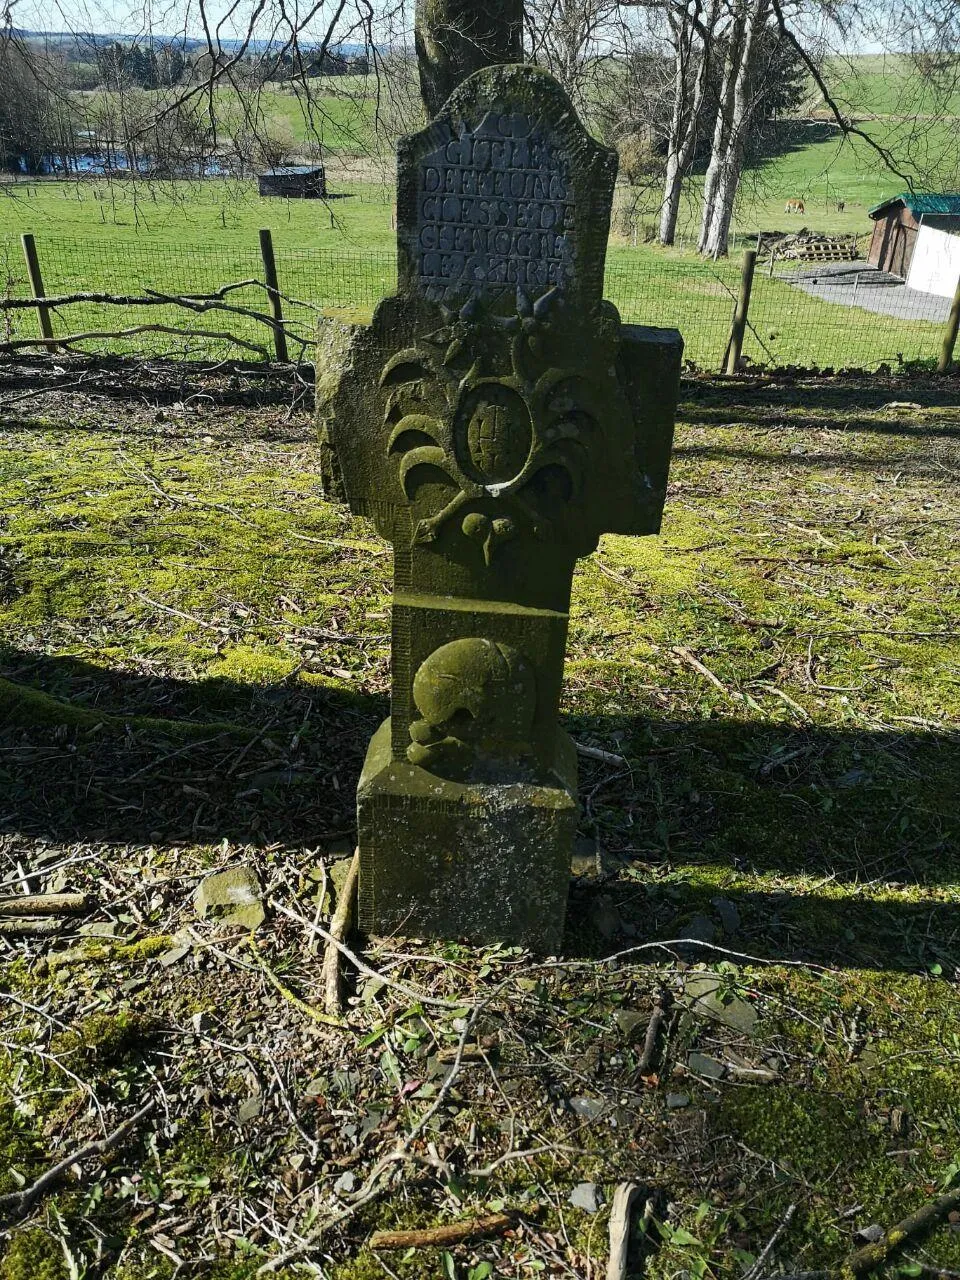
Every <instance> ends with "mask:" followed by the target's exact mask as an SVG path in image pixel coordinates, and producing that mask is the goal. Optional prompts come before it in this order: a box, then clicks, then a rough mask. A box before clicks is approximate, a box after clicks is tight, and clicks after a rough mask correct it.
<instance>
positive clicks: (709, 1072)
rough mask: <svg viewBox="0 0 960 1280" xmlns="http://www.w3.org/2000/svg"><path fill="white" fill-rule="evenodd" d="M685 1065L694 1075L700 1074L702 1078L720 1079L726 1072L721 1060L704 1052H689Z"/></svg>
mask: <svg viewBox="0 0 960 1280" xmlns="http://www.w3.org/2000/svg"><path fill="white" fill-rule="evenodd" d="M687 1066H688V1067H689V1068H690V1070H691V1071H692V1072H693V1073H694V1075H698V1076H702V1077H703V1079H704V1080H720V1079H722V1078H723V1076H724V1073H725V1072H726V1067H725V1066H724V1065H723V1063H722V1062H718V1061H717V1059H716V1058H711V1057H708V1055H707V1054H705V1053H691V1054H690V1056H689V1057H688V1058H687Z"/></svg>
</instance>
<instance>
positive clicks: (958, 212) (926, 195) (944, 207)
mask: <svg viewBox="0 0 960 1280" xmlns="http://www.w3.org/2000/svg"><path fill="white" fill-rule="evenodd" d="M896 204H902V205H905V206H906V208H908V209H909V210H910V212H911V213H912V214H913V215H914V216H915V217H923V216H926V217H928V218H933V217H937V218H950V217H956V218H960V192H955V191H945V192H943V193H941V194H939V195H938V194H936V193H935V192H932V191H904V192H903V193H902V194H901V195H899V196H891V197H890V199H889V200H884V201H883V203H882V204H878V205H877V207H876V208H875V209H871V210H870V217H871V218H879V217H880V215H881V214H882V213H885V212H886V211H887V210H888V209H890V208H892V207H893V206H894V205H896Z"/></svg>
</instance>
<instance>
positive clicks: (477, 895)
mask: <svg viewBox="0 0 960 1280" xmlns="http://www.w3.org/2000/svg"><path fill="white" fill-rule="evenodd" d="M557 756H558V759H557V765H556V774H557V777H558V780H560V781H559V783H558V785H555V786H538V785H534V784H532V783H526V782H518V783H499V782H496V783H494V782H451V781H448V780H446V779H443V778H438V777H436V776H435V775H434V774H431V773H427V772H426V771H425V770H424V769H421V768H418V767H417V766H416V765H412V764H409V763H407V762H406V761H402V760H394V759H393V758H392V753H391V747H390V721H389V720H386V721H385V722H384V723H383V724H382V725H381V726H380V728H379V729H378V731H377V732H376V734H375V735H374V737H373V739H372V740H371V742H370V747H369V750H368V751H367V758H366V762H365V764H364V768H363V773H362V775H361V777H360V786H359V788H358V791H357V810H358V821H359V835H360V896H359V917H360V924H361V927H362V928H363V929H365V930H366V931H367V932H368V933H372V934H381V935H383V934H391V935H406V936H408V937H420V938H453V939H466V940H467V941H469V942H473V943H485V942H504V943H507V944H509V945H512V946H523V947H528V948H530V950H532V951H535V952H538V953H540V954H556V952H558V951H559V949H560V943H561V940H562V938H563V926H564V918H565V915H566V905H567V890H568V887H569V883H570V858H571V853H572V849H573V841H574V836H575V833H576V827H577V799H576V785H577V784H576V778H577V764H576V752H575V749H574V746H573V743H572V742H571V740H570V738H569V737H568V736H567V735H566V734H564V733H559V734H558V747H557Z"/></svg>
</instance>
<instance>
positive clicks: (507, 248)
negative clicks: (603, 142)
mask: <svg viewBox="0 0 960 1280" xmlns="http://www.w3.org/2000/svg"><path fill="white" fill-rule="evenodd" d="M416 226H417V278H418V280H419V283H420V286H421V288H422V290H423V293H424V295H425V296H426V297H428V298H431V299H434V300H440V299H443V298H445V297H446V296H448V294H449V293H451V292H452V291H459V290H460V289H462V288H464V287H466V289H467V290H468V291H475V292H479V293H499V292H502V291H504V290H507V289H512V290H514V291H516V289H517V286H520V287H521V288H523V289H525V290H527V291H528V292H531V293H534V294H537V293H542V292H544V291H545V290H547V289H550V288H553V287H556V286H560V287H562V286H564V285H565V284H567V283H568V280H569V278H570V274H571V270H572V260H573V252H572V240H573V236H574V233H575V227H574V202H573V193H572V191H571V188H570V163H569V157H568V156H567V155H566V154H565V153H564V151H563V148H562V146H560V145H559V144H558V142H557V140H556V139H553V138H551V137H550V136H549V134H548V133H546V132H545V130H544V129H543V128H542V126H541V125H539V124H538V123H537V122H536V121H534V120H533V119H532V118H531V117H530V116H529V115H527V114H526V113H524V112H522V111H511V112H504V111H490V112H488V113H487V114H486V115H485V116H484V117H483V119H482V120H481V121H480V123H479V124H478V125H477V127H476V128H474V129H471V128H469V127H468V126H466V125H463V126H462V131H461V132H460V133H459V135H457V134H456V133H453V132H452V131H451V136H450V137H449V139H448V140H447V141H446V142H443V143H441V144H440V145H439V146H438V147H436V148H435V149H434V150H432V151H430V152H429V153H428V154H427V155H425V156H424V157H423V160H422V162H421V165H420V172H419V190H418V194H417V223H416Z"/></svg>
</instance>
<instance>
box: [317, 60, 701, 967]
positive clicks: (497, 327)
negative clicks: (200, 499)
mask: <svg viewBox="0 0 960 1280" xmlns="http://www.w3.org/2000/svg"><path fill="white" fill-rule="evenodd" d="M615 176H616V156H615V153H613V152H610V151H608V150H606V149H605V148H603V147H601V146H599V145H598V144H597V143H596V142H594V141H593V140H592V139H591V138H590V136H589V135H588V134H587V133H586V131H585V130H584V129H583V127H582V125H581V124H580V122H579V120H578V119H577V117H576V114H575V112H574V110H573V108H572V106H571V104H570V101H569V99H568V98H567V96H566V95H565V93H564V92H563V90H562V89H561V88H560V86H559V85H558V84H557V83H556V81H554V80H553V79H552V78H551V77H550V76H548V75H547V74H545V73H544V72H543V71H540V70H538V69H536V68H534V67H530V66H519V65H510V66H497V67H490V68H487V69H484V70H481V71H478V72H476V73H475V74H474V75H472V76H470V77H469V78H468V79H467V80H466V81H464V82H463V83H462V84H461V85H460V86H459V87H458V88H457V89H456V91H455V92H454V93H453V95H452V96H451V97H450V99H449V100H448V101H447V103H446V104H445V106H444V107H443V109H442V110H441V111H440V113H439V114H438V115H437V116H436V118H435V119H434V121H433V122H432V124H430V126H429V127H428V128H427V129H425V130H424V131H423V132H421V133H418V134H415V135H413V136H412V137H409V138H405V139H403V140H402V141H401V143H400V147H399V152H398V201H397V207H398V218H397V225H398V255H399V265H398V275H399V289H398V293H397V296H396V297H393V298H387V299H385V300H384V301H383V302H381V304H380V305H379V306H378V308H377V310H376V313H375V315H374V318H373V322H372V324H370V325H369V326H347V325H342V324H339V323H337V322H334V321H327V322H326V323H325V325H324V327H323V329H322V333H321V341H320V349H319V351H318V357H317V378H318V408H319V423H320V432H321V442H322V445H323V450H322V452H323V456H324V459H325V463H324V466H325V477H326V482H327V485H328V487H329V488H330V489H331V490H332V491H333V492H334V493H338V494H341V495H345V496H346V498H347V499H348V501H349V503H350V507H351V509H352V510H353V511H354V512H355V513H358V514H361V515H365V516H368V517H369V518H370V519H372V520H373V521H374V523H375V525H376V527H377V529H378V530H379V532H380V533H381V534H382V535H383V537H384V538H386V539H387V540H388V541H389V542H391V543H392V544H393V548H394V557H395V580H394V607H393V652H392V657H393V673H392V674H393V688H392V703H391V716H390V718H389V719H388V720H387V721H386V722H385V723H384V724H383V725H382V726H381V728H380V730H379V731H378V732H377V734H376V735H375V736H374V738H373V740H372V741H371V743H370V748H369V751H368V754H367V759H366V763H365V765H364V769H363V773H362V776H361V779H360V785H359V790H358V825H359V847H360V908H359V918H360V923H361V925H362V926H363V927H364V928H365V929H366V930H368V931H369V932H373V933H406V934H408V935H416V936H434V937H437V936H439V937H454V938H456V937H466V938H468V939H471V940H472V941H490V940H502V941H505V942H508V943H516V944H521V945H525V946H529V947H531V948H533V949H535V950H539V951H545V952H550V951H556V950H557V949H558V948H559V945H560V941H561V937H562V933H563V924H564V915H565V908H566V899H567V888H568V883H569V877H570V861H571V852H572V846H573V840H574V834H575V830H576V824H577V800H576V785H577V783H576V754H575V750H574V746H573V743H572V742H571V740H570V738H569V737H568V735H567V734H566V733H564V732H563V731H562V730H561V729H560V727H559V725H558V708H559V702H560V692H561V684H562V678H563V660H564V649H565V645H566V635H567V618H568V610H569V604H570V590H571V578H572V574H573V567H574V562H575V561H576V559H577V557H579V556H585V555H587V554H589V553H590V552H591V551H593V550H594V549H595V547H596V545H597V541H598V538H599V536H600V534H601V533H604V532H617V533H636V534H650V533H656V532H658V530H659V527H660V517H661V513H662V509H663V503H664V495H665V488H666V482H667V468H668V465H669V459H670V449H671V441H672V434H673V416H674V410H675V405H676V395H677V385H678V378H679V370H680V357H681V351H682V343H681V340H680V336H679V334H677V333H676V332H675V331H674V330H658V329H645V328H639V327H636V326H631V325H624V324H621V322H620V319H619V316H618V314H617V312H616V309H615V308H614V307H613V306H612V305H611V304H610V303H607V302H604V301H603V293H602V290H603V276H604V259H605V252H606V243H607V236H608V231H609V220H610V207H611V203H612V196H613V184H614V180H615Z"/></svg>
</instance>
